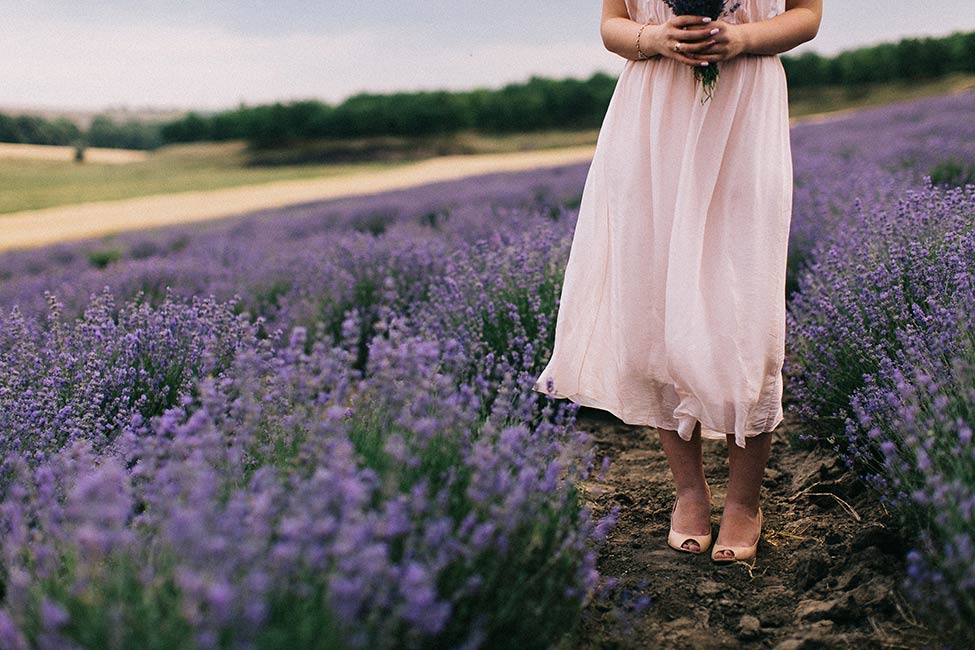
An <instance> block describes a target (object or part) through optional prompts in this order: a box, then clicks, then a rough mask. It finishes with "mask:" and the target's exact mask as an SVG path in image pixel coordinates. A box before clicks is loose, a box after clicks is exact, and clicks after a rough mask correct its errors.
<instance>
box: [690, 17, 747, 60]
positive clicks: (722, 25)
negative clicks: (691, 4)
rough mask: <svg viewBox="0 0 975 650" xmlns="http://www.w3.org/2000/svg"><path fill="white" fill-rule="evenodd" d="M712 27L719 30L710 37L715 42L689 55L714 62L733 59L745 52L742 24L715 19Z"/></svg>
mask: <svg viewBox="0 0 975 650" xmlns="http://www.w3.org/2000/svg"><path fill="white" fill-rule="evenodd" d="M711 28H712V30H714V29H717V30H718V32H717V33H716V34H713V35H712V36H711V38H710V40H712V41H714V44H713V45H711V46H710V47H707V48H705V49H703V50H701V51H700V52H695V53H694V54H688V56H690V57H691V58H694V59H699V60H701V61H708V62H712V63H713V62H717V61H725V60H727V59H731V58H733V57H736V56H738V55H739V54H743V53H744V52H745V35H744V34H743V33H742V28H743V26H742V25H740V24H737V23H728V22H725V21H723V20H715V21H714V22H712V23H711Z"/></svg>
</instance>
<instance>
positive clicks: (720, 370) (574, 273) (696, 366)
mask: <svg viewBox="0 0 975 650" xmlns="http://www.w3.org/2000/svg"><path fill="white" fill-rule="evenodd" d="M729 4H730V3H729ZM626 6H627V10H628V12H629V15H630V18H631V19H632V20H635V21H637V22H640V23H645V22H648V21H650V22H653V23H663V22H666V21H667V20H668V19H670V17H671V16H672V15H673V14H672V13H671V11H670V9H669V8H668V7H667V6H666V4H664V2H663V1H662V0H626ZM783 11H785V0H742V2H741V6H740V8H739V9H738V10H736V11H735V12H734V13H733V14H732V15H730V16H726V17H724V20H726V21H727V22H737V23H741V22H754V21H758V20H764V19H766V18H771V17H773V16H775V15H777V14H780V13H782V12H783ZM719 66H720V67H719V70H720V76H719V78H718V82H717V85H716V86H715V88H714V93H713V98H712V99H711V100H710V101H709V102H707V103H705V104H703V105H702V103H701V97H702V95H701V92H702V91H701V88H700V83H699V82H697V81H696V80H695V79H694V72H693V69H692V68H691V67H690V66H687V65H685V64H683V63H678V62H677V61H675V60H674V59H671V58H666V57H665V58H654V59H650V60H646V61H633V60H629V59H627V60H626V61H625V62H624V64H623V70H622V72H621V74H620V76H619V80H618V82H617V84H616V88H615V91H614V93H613V96H612V99H611V100H610V103H609V107H608V109H607V112H606V115H605V118H604V120H603V124H602V128H601V130H600V132H599V136H598V138H597V143H596V150H595V154H594V156H593V160H592V163H591V166H590V168H589V172H588V176H587V178H586V182H585V186H584V190H583V194H582V200H581V203H580V205H579V217H578V221H577V223H576V226H575V233H574V235H573V240H572V247H571V249H570V253H569V258H568V262H567V265H566V268H565V277H564V281H563V284H562V289H561V299H560V302H559V307H558V320H557V322H556V327H555V347H554V349H553V351H552V356H551V358H550V359H549V361H548V364H547V365H546V367H545V369H544V370H543V371H542V373H541V375H540V376H539V377H538V378H537V380H536V381H535V385H534V389H535V390H537V391H539V392H543V393H548V394H551V395H554V396H556V397H562V398H567V399H570V400H572V401H573V402H576V403H578V404H582V405H585V406H591V407H595V408H599V409H603V410H606V411H609V412H611V413H613V414H614V415H616V416H617V417H619V418H620V419H621V420H623V422H626V423H628V424H635V425H648V426H652V427H657V428H665V429H670V430H676V431H677V432H678V434H679V435H680V436H681V438H683V439H685V440H689V439H690V437H691V434H692V432H693V430H694V427H695V425H696V424H697V422H698V421H700V423H701V435H702V436H703V437H704V438H709V439H715V440H724V439H725V436H726V435H727V434H733V435H734V436H735V442H736V444H738V446H740V447H744V446H745V439H746V438H747V437H749V436H754V435H757V434H759V433H762V432H765V431H771V430H772V429H774V428H775V427H776V426H777V425H778V424H779V422H781V421H782V417H783V411H782V385H783V377H782V365H783V361H784V358H785V274H786V258H787V250H788V238H789V225H790V222H791V218H792V152H791V146H790V138H789V108H788V103H787V99H788V97H787V88H786V78H785V71H784V69H783V67H782V62H781V61H780V59H779V57H778V56H777V55H772V56H766V55H751V54H746V55H741V56H738V57H735V58H732V59H730V60H728V61H723V62H721V63H720V64H719ZM549 380H551V381H552V382H553V388H554V390H553V391H551V392H550V391H549V390H548V381H549Z"/></svg>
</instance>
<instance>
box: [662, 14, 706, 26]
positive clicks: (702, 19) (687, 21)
mask: <svg viewBox="0 0 975 650" xmlns="http://www.w3.org/2000/svg"><path fill="white" fill-rule="evenodd" d="M710 22H711V19H710V18H708V17H707V16H694V15H691V14H688V15H686V16H674V17H673V18H671V19H670V24H671V25H674V26H675V27H692V26H695V25H707V24H708V23H710Z"/></svg>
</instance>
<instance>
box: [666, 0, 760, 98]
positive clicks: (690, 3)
mask: <svg viewBox="0 0 975 650" xmlns="http://www.w3.org/2000/svg"><path fill="white" fill-rule="evenodd" d="M663 1H664V3H665V4H666V5H667V6H668V7H670V10H671V11H673V12H674V15H675V16H708V17H709V18H711V20H717V19H718V18H720V17H721V16H726V15H728V14H730V13H731V12H733V11H735V10H736V9H738V7H740V6H741V2H735V3H734V4H733V5H732V6H731V7H727V6H726V5H728V4H730V3H729V0H663ZM694 78H695V79H697V80H698V81H700V82H701V84H702V85H703V86H704V97H703V99H701V103H702V104H703V103H705V102H706V101H708V100H709V99H711V92H712V91H713V90H714V85H715V84H716V83H717V82H718V66H717V65H715V64H714V63H712V64H710V65H708V66H705V67H700V66H698V67H696V68H694Z"/></svg>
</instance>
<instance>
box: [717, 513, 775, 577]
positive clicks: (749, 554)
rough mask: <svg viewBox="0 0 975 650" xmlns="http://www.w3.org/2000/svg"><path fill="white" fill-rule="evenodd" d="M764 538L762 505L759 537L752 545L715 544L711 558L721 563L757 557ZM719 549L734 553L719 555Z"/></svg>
mask: <svg viewBox="0 0 975 650" xmlns="http://www.w3.org/2000/svg"><path fill="white" fill-rule="evenodd" d="M761 539H762V507H761V506H759V507H758V539H756V540H755V543H754V544H752V545H751V546H725V545H724V544H715V545H714V548H713V549H712V550H711V559H712V560H714V561H715V562H718V563H720V564H730V563H731V562H737V561H739V560H741V561H746V560H752V559H754V558H755V555H756V553H757V551H758V542H759V541H760V540H761ZM719 551H731V552H732V553H733V554H734V555H733V556H732V557H718V555H717V554H718V552H719Z"/></svg>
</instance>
